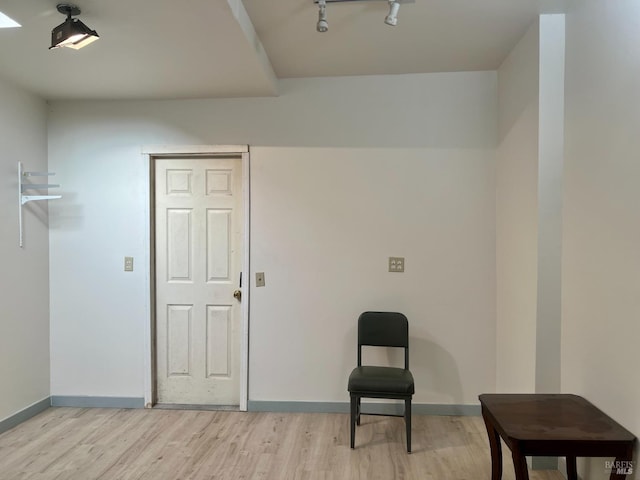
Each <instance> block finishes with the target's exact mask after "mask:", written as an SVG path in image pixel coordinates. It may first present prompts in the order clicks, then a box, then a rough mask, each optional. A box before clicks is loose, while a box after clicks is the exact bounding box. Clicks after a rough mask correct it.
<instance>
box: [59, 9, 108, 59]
mask: <svg viewBox="0 0 640 480" xmlns="http://www.w3.org/2000/svg"><path fill="white" fill-rule="evenodd" d="M56 8H57V9H58V11H59V12H60V13H62V14H65V15H66V16H67V19H66V20H65V21H64V23H61V24H60V25H58V26H57V27H56V28H54V29H53V30H52V31H51V46H50V47H49V50H51V49H52V48H61V47H69V48H73V49H74V50H78V49H80V48H82V47H86V46H87V45H89V44H90V43H92V42H94V41H96V40H97V39H98V38H100V37H99V36H98V34H97V33H96V31H95V30H91V29H90V28H89V27H87V26H86V25H85V24H84V23H82V22H81V21H80V20H78V19H77V18H71V17H73V16H76V15H80V8H78V7H77V6H76V5H73V4H71V3H60V4H58V6H57V7H56Z"/></svg>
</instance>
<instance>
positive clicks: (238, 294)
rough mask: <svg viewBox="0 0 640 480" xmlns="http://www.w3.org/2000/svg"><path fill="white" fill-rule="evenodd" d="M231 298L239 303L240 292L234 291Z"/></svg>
mask: <svg viewBox="0 0 640 480" xmlns="http://www.w3.org/2000/svg"><path fill="white" fill-rule="evenodd" d="M233 298H235V299H236V300H238V301H240V299H241V298H242V292H241V291H240V290H236V291H235V292H233Z"/></svg>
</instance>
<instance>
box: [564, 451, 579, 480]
mask: <svg viewBox="0 0 640 480" xmlns="http://www.w3.org/2000/svg"><path fill="white" fill-rule="evenodd" d="M566 458H567V480H578V469H577V467H576V457H575V456H570V455H567V457H566Z"/></svg>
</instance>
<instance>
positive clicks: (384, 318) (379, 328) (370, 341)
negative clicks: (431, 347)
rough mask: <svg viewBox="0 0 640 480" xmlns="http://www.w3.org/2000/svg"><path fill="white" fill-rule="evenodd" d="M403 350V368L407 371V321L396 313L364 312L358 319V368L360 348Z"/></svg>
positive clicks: (360, 362) (359, 364) (400, 314)
mask: <svg viewBox="0 0 640 480" xmlns="http://www.w3.org/2000/svg"><path fill="white" fill-rule="evenodd" d="M363 345H371V346H375V347H401V348H404V368H405V369H407V370H408V369H409V321H408V320H407V317H405V316H404V315H403V314H402V313H397V312H364V313H362V314H361V315H360V317H359V318H358V366H361V365H362V346H363Z"/></svg>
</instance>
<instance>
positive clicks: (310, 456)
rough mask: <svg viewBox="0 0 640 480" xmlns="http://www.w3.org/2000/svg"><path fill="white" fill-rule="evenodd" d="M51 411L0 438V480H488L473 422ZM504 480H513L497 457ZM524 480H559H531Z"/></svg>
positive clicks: (554, 476)
mask: <svg viewBox="0 0 640 480" xmlns="http://www.w3.org/2000/svg"><path fill="white" fill-rule="evenodd" d="M348 423H349V417H348V415H346V414H309V413H306V414H294V413H286V414H281V413H244V412H211V411H181V410H158V409H155V410H118V409H81V408H50V409H48V410H47V411H45V412H43V413H41V414H40V415H38V416H36V417H34V418H32V419H30V420H29V421H27V422H24V423H22V424H21V425H19V426H17V427H16V428H14V429H12V430H9V431H8V432H5V433H4V434H2V435H0V480H98V479H100V480H134V479H135V480H213V479H215V480H219V479H220V480H222V479H224V480H227V479H228V480H240V479H247V480H257V479H263V480H272V479H273V480H289V479H292V480H294V479H295V480H356V479H357V480H378V479H379V480H396V479H398V480H400V479H403V480H411V479H416V480H417V479H421V480H449V479H451V480H485V479H486V480H489V479H490V478H491V475H490V456H489V444H488V440H487V435H486V431H485V427H484V424H483V422H482V419H481V418H480V417H438V416H420V415H415V416H414V417H413V453H411V454H407V453H406V450H405V444H404V423H403V420H402V419H401V418H392V417H373V416H363V417H362V425H361V426H360V427H358V429H357V431H356V449H355V450H351V449H350V448H349V428H348ZM505 450H506V452H505V461H504V470H505V471H504V475H503V479H504V480H513V479H514V475H513V466H512V463H511V458H510V455H508V450H507V449H505ZM530 477H531V480H562V479H563V477H562V475H560V473H559V472H555V471H553V472H544V471H536V472H531V474H530Z"/></svg>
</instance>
